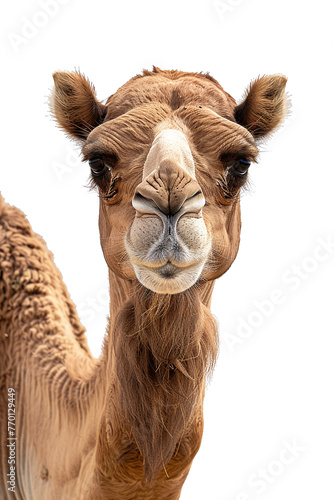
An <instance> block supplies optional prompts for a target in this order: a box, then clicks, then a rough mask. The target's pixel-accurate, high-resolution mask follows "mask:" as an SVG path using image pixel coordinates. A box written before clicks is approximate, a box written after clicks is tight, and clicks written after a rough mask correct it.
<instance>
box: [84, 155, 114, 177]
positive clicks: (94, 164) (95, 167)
mask: <svg viewBox="0 0 334 500" xmlns="http://www.w3.org/2000/svg"><path fill="white" fill-rule="evenodd" d="M89 166H90V169H91V171H92V174H93V175H95V176H97V177H98V176H100V175H102V174H104V173H105V172H106V170H109V169H108V167H107V166H106V164H105V163H104V161H102V160H101V159H100V158H96V159H95V160H89Z"/></svg>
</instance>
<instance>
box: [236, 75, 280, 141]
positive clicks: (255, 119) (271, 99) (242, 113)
mask: <svg viewBox="0 0 334 500" xmlns="http://www.w3.org/2000/svg"><path fill="white" fill-rule="evenodd" d="M286 82H287V78H286V77H285V76H283V75H271V76H263V77H261V78H258V79H257V80H255V81H253V82H252V83H251V84H250V86H249V87H248V89H247V91H246V94H245V97H244V100H243V101H242V102H241V103H240V104H239V105H238V106H237V107H236V108H235V110H234V116H235V119H236V121H237V122H238V123H240V125H243V126H244V127H246V128H247V129H248V130H249V131H250V132H251V133H252V135H253V136H254V137H256V138H261V137H265V136H266V135H267V134H270V132H273V131H274V130H275V129H276V128H277V127H279V125H281V123H282V121H283V120H284V118H285V116H286V113H287V98H286V93H285V85H286Z"/></svg>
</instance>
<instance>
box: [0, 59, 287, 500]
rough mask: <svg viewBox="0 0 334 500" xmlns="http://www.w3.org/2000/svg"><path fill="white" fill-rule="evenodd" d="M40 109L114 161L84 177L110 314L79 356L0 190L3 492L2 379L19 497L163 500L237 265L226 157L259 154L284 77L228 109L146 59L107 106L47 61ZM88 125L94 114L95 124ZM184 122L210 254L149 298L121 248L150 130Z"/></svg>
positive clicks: (204, 88)
mask: <svg viewBox="0 0 334 500" xmlns="http://www.w3.org/2000/svg"><path fill="white" fill-rule="evenodd" d="M54 79H55V89H54V92H53V95H52V98H51V109H52V112H53V114H54V116H55V118H56V119H57V121H58V123H59V125H60V126H61V127H62V128H63V129H64V130H65V131H66V132H67V133H68V134H69V135H70V136H71V137H73V138H76V139H79V140H80V141H84V144H83V155H84V159H85V160H89V159H92V158H96V157H101V158H103V160H104V161H105V162H106V163H107V164H109V166H110V167H111V170H108V172H107V174H106V175H105V177H104V178H103V182H102V181H101V180H98V179H93V182H94V185H95V186H96V189H97V190H98V192H99V196H100V219H99V227H100V236H101V244H102V248H103V252H104V256H105V259H106V262H107V264H108V267H109V282H110V321H109V325H108V329H107V334H106V338H105V341H104V345H103V351H102V355H101V357H100V359H99V360H95V359H93V358H92V356H91V354H90V352H89V350H88V347H87V343H86V339H85V337H84V329H83V327H82V326H81V325H80V323H79V320H78V317H77V314H76V311H75V307H74V306H73V304H72V302H71V300H70V298H69V295H68V293H67V290H66V288H65V285H64V284H63V282H62V279H61V275H60V273H59V271H58V270H57V268H56V267H55V265H54V263H53V258H52V255H51V254H50V252H49V251H48V250H47V248H46V245H45V243H44V242H43V240H42V239H41V238H40V237H39V236H38V235H36V234H35V233H33V231H32V230H31V228H30V225H29V223H28V222H27V220H26V219H25V217H24V215H23V214H22V212H20V211H19V210H18V209H16V208H14V207H10V206H9V205H7V204H5V203H4V201H3V199H2V198H1V196H0V231H1V232H0V319H1V330H0V334H1V339H0V341H1V344H0V349H1V371H0V388H1V413H0V417H1V418H0V425H1V428H0V437H1V443H2V448H1V452H2V454H1V466H2V477H1V482H0V487H1V488H2V490H1V494H2V497H4V498H10V497H9V493H7V491H8V490H7V487H6V482H5V481H6V476H5V474H6V473H7V462H6V447H5V446H4V445H3V443H5V442H6V438H7V428H6V413H5V409H6V405H7V389H8V387H14V388H15V391H16V404H17V415H18V417H17V432H18V435H19V436H20V446H19V447H18V449H17V493H16V498H18V499H28V498H29V499H30V498H34V500H40V499H43V500H44V499H45V498H47V499H48V500H53V499H57V500H58V499H62V498H63V499H65V498H74V499H78V500H79V499H80V500H82V499H85V500H106V499H111V498H112V499H113V500H121V499H122V500H126V499H128V500H130V499H134V498H135V499H137V500H141V499H142V500H144V499H145V500H156V499H159V500H166V499H168V500H176V499H178V498H179V496H180V492H181V488H182V485H183V483H184V480H185V478H186V476H187V474H188V472H189V469H190V466H191V463H192V460H193V458H194V456H195V454H196V452H197V450H198V449H199V446H200V442H201V437H202V431H203V416H202V405H203V397H204V387H205V380H206V375H207V374H208V372H209V371H210V370H211V369H212V367H213V365H214V362H215V359H216V354H217V348H218V340H217V327H216V323H215V320H214V318H213V317H212V315H211V313H210V310H209V307H210V302H211V294H212V291H213V285H214V280H215V279H217V278H218V277H219V276H221V275H222V274H223V273H224V272H226V270H227V269H228V268H229V267H230V265H231V264H232V262H233V261H234V259H235V257H236V254H237V251H238V246H239V238H240V204H239V195H240V189H241V187H242V185H243V184H244V179H240V178H236V177H233V175H232V174H231V167H232V166H233V164H234V162H235V161H236V160H237V159H238V158H240V157H246V158H249V159H250V160H253V161H256V156H257V146H256V140H255V139H258V138H261V137H262V136H265V135H267V134H268V133H269V132H271V131H272V130H274V129H275V128H276V127H277V126H278V125H279V124H280V123H281V121H282V119H283V116H284V109H285V104H284V99H285V98H284V94H283V87H284V85H285V79H284V77H277V76H274V77H264V78H263V79H260V80H258V81H256V82H255V83H253V84H252V86H251V87H250V89H249V92H248V96H247V97H246V99H245V101H244V102H243V103H242V104H240V105H239V106H237V105H236V102H235V101H234V99H233V98H232V97H231V96H230V95H229V94H227V93H226V92H224V90H223V89H222V87H221V86H220V85H219V84H218V82H217V81H216V80H214V79H213V78H212V77H210V76H209V75H205V74H200V73H184V72H178V71H162V70H160V69H158V68H154V69H153V71H144V72H143V74H142V75H138V76H136V77H134V78H133V79H131V80H130V81H129V82H128V83H126V84H125V85H124V86H123V87H122V88H121V89H119V90H118V91H117V92H116V93H115V94H113V95H112V96H111V97H110V98H109V99H108V101H107V103H106V105H103V104H101V103H100V102H99V101H98V100H97V99H96V96H95V90H94V87H93V86H92V85H91V84H90V83H89V82H88V80H86V79H85V78H84V77H83V75H81V74H78V73H67V72H57V73H56V74H55V75H54ZM98 125H100V126H98ZM165 128H175V129H177V130H180V131H182V132H183V133H184V134H185V136H186V138H187V141H188V143H189V147H190V148H191V152H192V155H193V158H194V162H195V167H196V179H197V182H198V184H199V185H200V187H201V190H202V191H203V194H204V196H205V199H206V205H205V207H204V208H203V219H204V222H205V225H206V228H207V231H208V232H209V234H210V235H211V238H212V251H211V254H210V257H209V259H208V261H207V262H206V264H205V266H204V269H203V271H202V275H201V277H200V279H199V280H198V282H197V283H195V285H194V286H192V287H191V288H190V289H188V290H186V291H185V292H183V293H179V294H176V295H161V294H155V293H153V292H151V291H149V290H146V289H145V288H144V287H143V286H142V285H141V284H140V283H139V282H138V281H137V279H136V276H135V274H134V270H133V267H132V265H131V263H130V261H129V256H128V255H127V252H126V251H125V247H124V236H125V234H126V233H127V231H128V230H129V228H130V226H131V224H132V223H133V220H134V215H135V214H134V209H133V207H132V205H131V199H132V196H133V194H134V191H135V189H136V186H138V184H139V183H140V182H141V180H142V171H143V164H144V162H145V158H146V156H147V154H148V151H149V149H150V147H151V144H152V141H153V139H154V137H155V135H156V134H157V133H158V132H159V131H161V130H164V129H165Z"/></svg>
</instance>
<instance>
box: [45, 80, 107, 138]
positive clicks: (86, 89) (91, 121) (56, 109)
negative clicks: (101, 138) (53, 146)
mask: <svg viewBox="0 0 334 500" xmlns="http://www.w3.org/2000/svg"><path fill="white" fill-rule="evenodd" d="M52 76H53V79H54V88H53V91H52V94H51V97H50V108H51V112H52V114H53V116H54V117H55V118H56V120H57V122H58V124H59V126H60V127H61V128H62V129H63V130H65V132H67V133H68V134H69V135H70V136H71V137H74V138H76V139H81V140H82V139H86V137H87V136H88V134H89V132H90V131H91V130H92V129H93V128H94V127H96V126H97V125H99V124H100V123H102V121H103V118H104V116H105V113H106V109H107V108H106V106H104V104H102V103H101V102H99V101H98V100H97V99H96V94H95V88H94V86H93V85H92V84H91V83H90V82H89V80H87V79H86V78H85V77H84V76H83V75H82V74H80V73H79V72H75V73H70V72H68V71H56V72H55V73H53V75H52Z"/></svg>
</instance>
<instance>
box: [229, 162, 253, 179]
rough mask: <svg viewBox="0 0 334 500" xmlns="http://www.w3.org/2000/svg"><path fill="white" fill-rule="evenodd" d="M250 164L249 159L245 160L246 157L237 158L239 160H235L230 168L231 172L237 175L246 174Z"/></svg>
mask: <svg viewBox="0 0 334 500" xmlns="http://www.w3.org/2000/svg"><path fill="white" fill-rule="evenodd" d="M250 164H251V162H250V160H247V159H246V158H239V160H237V161H236V162H235V163H234V164H233V166H232V168H231V170H232V173H233V174H234V175H236V176H237V177H243V176H244V175H246V174H247V172H248V169H249V167H250Z"/></svg>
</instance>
